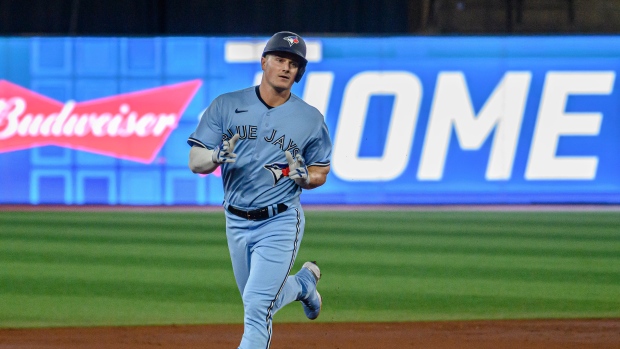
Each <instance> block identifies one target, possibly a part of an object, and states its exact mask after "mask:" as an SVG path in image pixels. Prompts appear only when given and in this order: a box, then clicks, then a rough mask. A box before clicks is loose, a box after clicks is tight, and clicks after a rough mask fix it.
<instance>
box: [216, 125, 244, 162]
mask: <svg viewBox="0 0 620 349" xmlns="http://www.w3.org/2000/svg"><path fill="white" fill-rule="evenodd" d="M238 140H239V134H238V133H237V134H235V135H234V136H233V137H232V138H231V139H229V140H226V141H223V142H222V143H220V145H218V146H217V147H215V149H213V153H212V154H211V161H213V163H214V164H223V163H226V162H235V161H236V160H237V159H236V158H237V154H235V153H233V151H234V150H235V143H237V141H238Z"/></svg>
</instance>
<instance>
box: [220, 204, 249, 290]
mask: <svg viewBox="0 0 620 349" xmlns="http://www.w3.org/2000/svg"><path fill="white" fill-rule="evenodd" d="M252 224H253V222H252V221H248V220H247V219H243V218H240V217H237V216H235V215H233V214H231V213H229V212H226V239H227V241H228V250H229V252H230V260H231V262H232V267H233V273H234V275H235V281H236V282H237V287H238V288H239V293H240V294H241V296H243V290H244V288H245V284H246V283H247V281H248V277H249V276H250V247H251V241H250V240H249V237H250V235H249V232H250V230H249V228H250V226H251V225H252Z"/></svg>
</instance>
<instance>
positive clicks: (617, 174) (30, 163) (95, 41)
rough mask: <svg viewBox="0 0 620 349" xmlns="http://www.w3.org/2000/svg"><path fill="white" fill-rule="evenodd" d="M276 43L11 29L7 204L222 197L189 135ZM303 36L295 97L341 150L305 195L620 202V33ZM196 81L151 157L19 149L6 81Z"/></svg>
mask: <svg viewBox="0 0 620 349" xmlns="http://www.w3.org/2000/svg"><path fill="white" fill-rule="evenodd" d="M267 39H268V38H266V37H191V38H190V37H165V38H164V37H144V38H123V37H120V38H116V37H109V38H105V37H104V38H81V37H77V38H62V37H56V38H43V37H41V38H39V37H32V38H0V203H1V204H67V205H84V204H109V205H219V204H221V201H222V196H223V193H222V184H221V178H220V177H219V174H218V173H216V174H213V175H209V176H199V175H194V174H192V173H191V172H190V171H189V170H188V169H187V159H188V151H189V147H188V146H187V144H186V142H185V141H186V139H187V137H188V135H189V134H190V133H191V132H192V131H193V129H194V128H195V126H196V124H197V122H198V120H199V117H200V115H201V113H202V111H203V110H204V109H205V108H206V107H207V106H208V104H209V103H210V102H211V101H212V100H213V99H214V98H215V97H216V96H218V95H219V94H221V93H225V92H229V91H233V90H237V89H241V88H244V87H247V86H251V85H253V84H257V83H258V81H260V80H259V79H260V76H261V71H260V64H259V60H260V53H261V51H262V47H263V46H264V44H265V42H266V40H267ZM306 41H307V43H308V59H309V61H310V63H309V65H308V68H307V72H306V75H305V76H304V79H303V80H302V81H301V82H300V83H299V84H295V86H294V87H293V92H294V93H295V94H297V95H299V96H300V97H302V98H304V99H305V100H306V101H307V102H308V103H310V104H312V105H313V106H315V107H316V108H317V109H319V110H320V111H321V112H322V113H323V114H324V115H325V120H326V123H327V125H328V127H329V130H330V134H331V136H332V139H333V142H334V150H333V157H332V171H331V174H330V175H329V180H328V182H327V183H326V184H325V185H324V186H322V187H321V188H318V189H315V190H311V191H307V192H305V193H304V194H303V195H302V201H303V202H305V203H316V204H486V203H498V204H501V203H510V204H513V203H514V204H529V203H604V204H608V203H609V204H618V203H620V92H619V91H618V90H619V89H618V87H619V86H618V79H617V74H618V72H619V71H620V37H614V36H582V37H580V36H577V37H575V36H571V37H549V36H545V37H531V36H528V37H381V38H355V37H338V38H334V37H329V38H322V37H308V38H306ZM189 81H199V88H197V90H196V91H195V93H193V94H192V95H191V96H190V98H189V99H188V101H187V103H186V104H184V105H183V113H182V115H180V116H179V117H178V120H177V121H176V124H175V125H174V129H173V130H172V131H171V133H170V134H168V135H166V136H165V137H164V138H165V139H163V140H162V143H161V144H159V145H158V148H157V149H156V155H155V156H154V158H152V159H150V158H149V160H148V161H136V160H135V159H133V158H132V157H130V156H129V157H125V156H120V155H119V156H117V155H118V154H117V155H114V154H110V153H106V152H105V151H103V152H96V151H91V150H89V149H87V148H88V147H85V146H84V145H83V144H82V145H76V146H71V145H62V144H61V145H58V144H55V145H49V144H45V142H39V141H36V140H33V142H32V143H29V144H27V145H24V146H17V147H16V146H13V145H12V144H14V141H15V137H28V135H27V133H28V132H29V128H28V127H34V126H32V125H30V126H28V125H27V123H26V122H25V121H24V118H26V116H25V113H26V112H24V113H23V114H20V116H19V117H17V118H16V117H15V115H17V114H15V113H17V112H18V111H16V110H17V108H18V107H17V105H16V104H15V103H13V102H12V101H13V100H12V98H14V97H15V92H14V91H15V90H14V89H13V87H8V86H18V87H21V88H23V89H24V91H31V92H32V93H36V94H38V95H39V96H41V97H40V99H42V100H44V102H42V103H43V104H45V103H47V104H46V105H48V106H47V107H46V108H51V109H49V110H50V111H48V112H42V113H43V114H42V115H43V116H49V115H50V114H49V113H54V109H53V108H57V110H56V111H55V113H60V110H61V109H62V108H63V105H64V106H65V107H66V106H67V105H68V103H70V101H71V103H78V104H80V103H81V104H80V105H88V103H89V101H93V100H105V99H106V98H115V96H119V95H122V94H131V93H137V94H138V95H139V94H140V93H142V91H145V90H148V89H153V88H158V87H161V86H168V85H174V84H179V83H185V82H189ZM54 105H55V106H56V107H53V106H54ZM41 108H43V107H41ZM45 110H48V109H45ZM103 112H104V111H101V113H103ZM117 112H118V111H117ZM46 113H48V114H46ZM10 115H13V120H12V121H11V120H10V118H11V116H10ZM54 115H56V114H54ZM31 117H32V118H35V117H36V115H31ZM41 120H43V119H41ZM11 122H13V123H14V125H17V124H15V123H18V124H19V125H21V126H19V127H21V129H20V130H21V131H20V132H21V135H18V134H17V133H16V132H18V131H15V130H14V132H13V131H10V130H9V129H10V124H11ZM50 125H51V124H49V125H47V126H48V127H50ZM38 127H44V126H42V125H38ZM78 143H79V142H78ZM76 144H77V143H76ZM135 146H136V147H139V146H141V145H140V144H139V143H136V145H135ZM121 155H122V154H121Z"/></svg>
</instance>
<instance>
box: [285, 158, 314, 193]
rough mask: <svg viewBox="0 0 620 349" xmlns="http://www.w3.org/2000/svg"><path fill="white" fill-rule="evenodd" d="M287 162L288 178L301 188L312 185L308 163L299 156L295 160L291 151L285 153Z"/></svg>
mask: <svg viewBox="0 0 620 349" xmlns="http://www.w3.org/2000/svg"><path fill="white" fill-rule="evenodd" d="M284 155H286V161H287V162H288V171H289V172H288V178H290V179H292V180H294V181H295V183H297V185H299V186H301V187H305V186H307V185H308V184H310V176H309V175H308V167H306V161H305V160H304V158H303V157H302V156H301V154H297V156H296V157H295V158H293V155H292V154H291V152H290V151H288V150H287V151H285V152H284Z"/></svg>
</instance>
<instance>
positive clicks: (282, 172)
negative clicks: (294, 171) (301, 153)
mask: <svg viewBox="0 0 620 349" xmlns="http://www.w3.org/2000/svg"><path fill="white" fill-rule="evenodd" d="M263 167H264V168H265V169H267V170H269V172H271V175H272V176H273V185H276V184H278V182H279V181H280V180H281V179H282V178H284V177H288V173H289V169H288V163H279V162H275V163H273V164H267V165H265V166H263Z"/></svg>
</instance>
